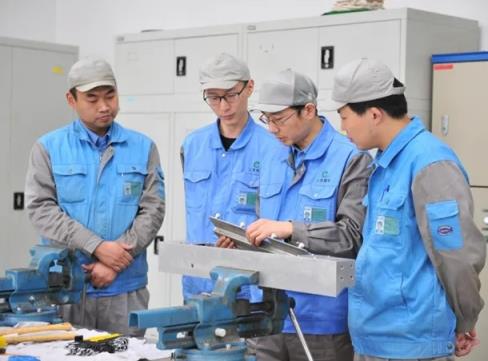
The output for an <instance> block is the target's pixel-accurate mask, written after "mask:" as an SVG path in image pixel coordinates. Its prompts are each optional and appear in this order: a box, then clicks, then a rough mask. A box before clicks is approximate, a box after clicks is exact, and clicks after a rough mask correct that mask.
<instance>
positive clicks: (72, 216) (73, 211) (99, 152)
mask: <svg viewBox="0 0 488 361" xmlns="http://www.w3.org/2000/svg"><path fill="white" fill-rule="evenodd" d="M68 85H69V91H68V92H67V93H66V98H67V101H68V104H69V105H70V106H71V107H72V108H73V110H74V111H76V113H77V114H78V119H77V120H75V121H74V122H72V123H71V124H69V125H67V126H65V127H63V128H60V129H57V130H54V131H53V132H50V133H48V134H46V135H44V136H42V137H41V138H40V139H39V140H38V141H37V142H36V144H34V146H33V148H32V152H31V156H30V160H29V166H28V170H27V179H26V191H25V192H26V199H27V209H28V213H29V217H30V219H31V221H32V223H33V225H34V227H35V228H36V229H37V231H38V232H39V234H40V235H41V238H42V241H43V242H47V243H52V244H56V245H61V246H65V247H69V248H71V249H76V250H78V251H79V252H77V253H78V256H79V257H80V259H81V263H82V264H84V266H83V267H84V269H85V271H86V272H87V274H88V275H89V276H90V284H89V286H88V289H87V297H86V302H85V303H84V304H81V305H72V306H66V308H65V309H64V310H63V314H64V315H63V316H64V318H65V319H66V320H69V321H71V322H72V323H74V324H77V325H80V326H83V327H88V328H93V329H101V330H106V331H110V332H119V333H123V334H130V335H137V336H139V335H142V334H143V331H141V330H135V329H129V327H128V314H129V313H130V312H131V311H134V310H138V309H145V308H147V306H148V301H149V293H148V291H147V289H146V285H147V262H146V247H147V245H148V244H149V243H150V242H151V240H152V239H153V238H154V236H155V235H156V232H157V231H158V230H159V228H160V227H161V223H162V222H163V218H164V209H165V201H164V179H163V173H162V170H161V166H160V162H159V154H158V151H157V149H156V145H155V144H154V143H153V142H152V141H151V140H150V139H149V138H148V137H146V136H144V135H142V134H139V133H136V132H134V131H132V130H128V129H125V128H123V127H122V126H121V125H119V124H118V123H116V122H115V121H114V119H115V117H116V115H117V112H118V110H119V103H118V94H117V85H116V81H115V77H114V74H113V72H112V68H111V67H110V65H109V64H108V63H107V62H106V61H105V60H103V59H95V58H86V59H82V60H80V61H78V62H77V63H75V64H74V65H73V66H72V68H71V70H70V72H69V74H68Z"/></svg>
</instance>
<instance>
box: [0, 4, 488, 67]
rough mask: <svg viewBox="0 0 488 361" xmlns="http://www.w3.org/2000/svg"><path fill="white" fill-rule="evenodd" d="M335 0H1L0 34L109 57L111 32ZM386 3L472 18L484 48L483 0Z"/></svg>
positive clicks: (301, 11)
mask: <svg viewBox="0 0 488 361" xmlns="http://www.w3.org/2000/svg"><path fill="white" fill-rule="evenodd" d="M334 2H335V0H178V1H175V0H138V1H134V0H83V1H79V0H0V36H9V37H18V38H25V39H33V40H44V41H56V42H59V43H64V44H72V45H78V46H80V55H81V56H86V55H99V56H103V57H105V58H107V59H108V60H110V61H112V60H113V53H114V48H113V43H114V38H115V36H116V35H119V34H124V33H134V32H139V31H141V30H145V29H175V28H187V27H197V26H207V25H217V24H231V23H237V22H257V21H264V20H275V19H286V18H293V17H307V16H314V15H320V14H322V13H324V12H326V11H330V9H331V8H332V6H333V4H334ZM385 7H386V8H398V7H413V8H417V9H422V10H427V11H433V12H439V13H444V14H449V15H455V16H461V17H467V18H472V19H476V20H478V21H479V22H480V26H481V29H482V37H481V48H482V49H488V1H486V0H462V1H461V0H429V1H426V0H385Z"/></svg>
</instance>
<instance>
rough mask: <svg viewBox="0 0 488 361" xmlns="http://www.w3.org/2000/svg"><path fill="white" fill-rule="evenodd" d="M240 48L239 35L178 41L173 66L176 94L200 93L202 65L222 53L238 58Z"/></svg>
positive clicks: (176, 41)
mask: <svg viewBox="0 0 488 361" xmlns="http://www.w3.org/2000/svg"><path fill="white" fill-rule="evenodd" d="M238 46H239V35H238V34H228V35H218V36H217V35H215V36H206V37H196V38H187V39H176V40H175V54H174V56H175V57H174V62H173V63H172V64H171V70H172V71H174V72H175V93H193V92H200V83H199V81H198V80H199V79H198V71H199V69H200V67H201V65H202V64H203V63H204V62H205V61H206V60H207V59H209V58H211V57H213V56H215V55H217V54H219V53H221V52H226V53H228V54H231V55H234V56H238V55H239V51H238ZM173 69H174V70H173Z"/></svg>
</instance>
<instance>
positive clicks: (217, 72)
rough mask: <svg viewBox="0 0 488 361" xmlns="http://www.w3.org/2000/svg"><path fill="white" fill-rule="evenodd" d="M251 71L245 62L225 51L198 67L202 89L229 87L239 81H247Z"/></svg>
mask: <svg viewBox="0 0 488 361" xmlns="http://www.w3.org/2000/svg"><path fill="white" fill-rule="evenodd" d="M250 79H251V73H250V72H249V68H248V66H247V64H246V63H244V62H243V61H242V60H240V59H238V58H236V57H235V56H232V55H230V54H227V53H221V54H219V55H217V56H215V57H213V58H211V59H209V60H207V62H206V63H205V64H203V66H202V67H201V68H200V84H202V90H206V89H230V88H232V87H233V86H234V85H236V84H237V82H239V81H248V80H250Z"/></svg>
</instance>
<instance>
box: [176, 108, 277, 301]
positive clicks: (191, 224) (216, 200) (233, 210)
mask: <svg viewBox="0 0 488 361" xmlns="http://www.w3.org/2000/svg"><path fill="white" fill-rule="evenodd" d="M282 148H283V146H282V145H281V144H280V143H279V142H278V141H277V140H276V139H275V138H274V137H273V136H272V135H271V134H270V133H269V132H268V131H267V130H266V129H264V128H263V127H261V126H259V125H257V124H256V123H255V122H254V120H253V119H252V117H251V116H249V117H248V120H247V123H246V125H245V127H244V128H243V130H242V132H241V134H240V135H239V137H238V138H237V139H236V140H235V141H234V143H233V144H232V145H231V147H230V148H229V149H228V150H227V151H226V150H225V149H224V147H223V145H222V141H221V139H220V133H219V125H218V120H217V122H215V123H213V124H210V125H208V126H206V127H203V128H200V129H197V130H195V131H194V132H192V133H191V134H189V135H188V136H187V137H186V139H185V140H184V142H183V146H182V151H183V161H184V163H183V175H184V181H185V206H186V239H187V242H188V243H192V244H211V245H213V244H215V242H216V240H217V236H216V235H215V234H214V232H213V228H214V227H213V225H212V223H211V222H210V220H209V217H210V216H217V217H219V218H220V219H222V220H225V221H227V222H231V223H234V224H237V225H239V226H241V227H243V228H245V227H247V226H248V225H249V224H251V223H252V222H254V221H255V220H256V218H257V216H256V200H257V189H258V184H259V174H260V170H261V158H262V157H263V155H264V154H268V153H270V152H276V151H277V149H282ZM212 289H213V282H212V281H211V280H210V279H205V278H197V277H187V276H185V277H183V294H184V297H185V299H186V298H188V297H189V296H191V295H194V294H199V293H201V292H211V291H212Z"/></svg>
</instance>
